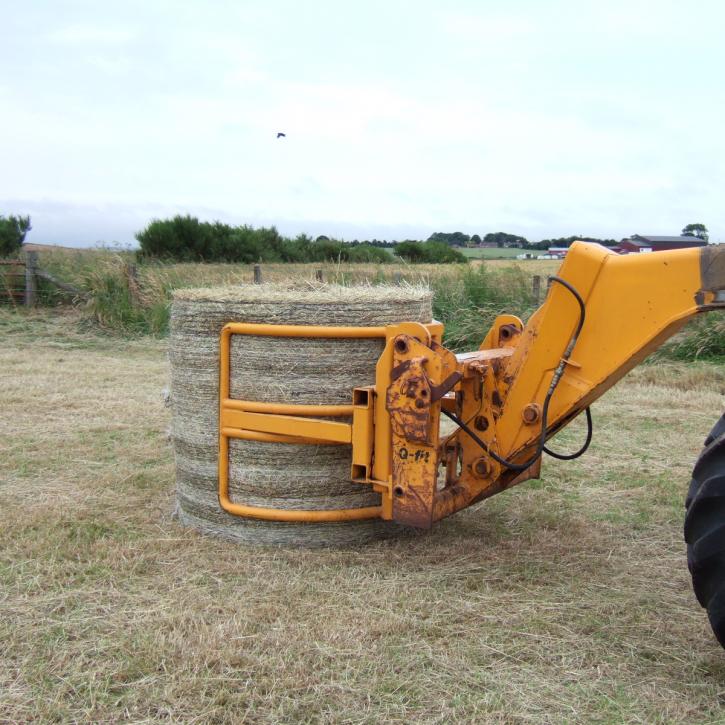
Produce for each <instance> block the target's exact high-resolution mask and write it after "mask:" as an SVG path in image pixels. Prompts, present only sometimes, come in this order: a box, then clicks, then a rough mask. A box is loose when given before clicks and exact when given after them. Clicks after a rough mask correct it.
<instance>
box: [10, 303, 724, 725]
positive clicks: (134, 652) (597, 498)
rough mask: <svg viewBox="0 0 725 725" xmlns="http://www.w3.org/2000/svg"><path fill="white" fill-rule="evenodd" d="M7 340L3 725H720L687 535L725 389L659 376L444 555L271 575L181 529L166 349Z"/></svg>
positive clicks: (104, 341) (471, 517) (431, 549)
mask: <svg viewBox="0 0 725 725" xmlns="http://www.w3.org/2000/svg"><path fill="white" fill-rule="evenodd" d="M0 339H2V345H1V346H0V369H1V370H2V371H3V375H2V386H1V387H0V411H2V413H1V414H0V722H12V723H15V722H31V721H80V722H121V721H123V722H159V721H164V722H183V723H207V722H209V723H211V722H213V723H227V722H228V723H238V722H254V723H258V722H261V723H297V722H310V723H312V722H323V723H381V722H389V723H409V722H425V723H449V722H501V723H504V722H505V723H524V722H532V723H541V722H544V723H561V722H585V723H588V722H607V723H608V722H638V723H657V722H659V723H665V722H668V723H669V722H681V723H706V722H713V723H714V722H722V721H723V697H724V696H725V695H724V693H725V656H724V655H723V652H722V650H721V649H720V648H719V647H718V646H717V644H716V642H715V640H714V638H713V637H712V635H711V633H710V631H709V627H708V624H707V621H706V617H705V614H704V612H703V611H702V610H701V609H700V607H699V606H698V604H697V602H696V601H695V598H694V595H693V594H692V592H691V589H690V583H689V580H688V573H687V568H686V564H685V552H684V544H683V542H682V533H681V528H682V515H683V497H684V493H685V489H686V486H687V482H688V478H689V472H690V469H691V466H692V463H693V461H694V459H695V457H696V455H697V453H698V451H699V449H700V446H701V444H702V440H703V438H704V437H705V435H706V433H707V431H708V430H709V428H710V427H711V425H712V424H713V423H714V421H715V420H716V418H717V417H718V416H719V415H720V413H721V412H722V408H723V394H725V371H724V370H723V368H722V367H716V366H714V365H709V364H705V363H698V364H692V365H688V366H685V365H683V364H678V363H662V364H659V365H658V366H656V367H654V366H643V367H640V368H639V369H637V370H635V371H634V372H633V373H632V374H631V375H630V376H629V377H628V378H627V379H625V381H623V382H622V383H621V384H620V385H619V386H618V387H616V388H615V389H614V390H612V391H610V393H608V394H607V395H606V396H605V397H604V398H603V399H601V400H600V401H599V402H598V403H597V404H596V405H595V406H594V409H593V413H594V421H595V438H594V442H593V444H592V446H591V449H590V451H589V452H588V453H587V454H586V455H585V456H584V457H583V458H581V459H579V460H577V461H574V462H572V463H563V462H557V461H553V460H549V459H547V461H546V463H545V470H544V474H543V478H542V479H541V480H540V481H532V482H528V483H526V484H523V485H522V486H520V487H519V488H518V489H516V490H513V491H510V492H507V493H505V494H502V495H500V496H496V497H494V498H493V499H492V500H490V501H488V502H484V503H483V504H481V505H479V506H477V507H475V508H472V509H468V510H466V511H464V512H462V513H460V514H458V515H456V516H454V517H452V518H450V519H448V520H446V521H444V522H442V523H441V524H440V525H438V526H437V528H436V529H435V530H434V531H433V532H432V533H430V534H421V535H415V536H410V537H407V538H403V539H400V540H396V541H388V542H384V543H379V544H375V545H370V546H367V547H365V548H364V549H350V550H341V551H325V550H322V551H295V550H260V549H248V548H243V547H240V546H238V545H234V544H230V543H226V542H223V541H218V540H215V539H212V538H205V537H202V536H200V535H198V534H196V533H194V532H193V531H186V530H183V529H182V528H180V527H179V525H178V524H177V523H176V522H175V521H174V519H173V518H172V516H171V512H172V509H173V499H174V494H173V487H174V483H173V480H174V473H173V461H172V454H171V449H170V445H169V442H168V440H167V434H166V431H167V427H168V423H169V416H168V411H167V409H166V408H164V406H163V403H162V395H161V389H162V388H163V387H164V386H165V385H166V384H167V382H168V370H167V363H166V359H165V342H164V341H163V340H158V339H153V338H149V337H141V338H138V339H123V338H119V337H116V336H110V335H104V334H101V333H99V332H98V331H96V332H93V331H89V330H88V327H87V323H85V322H84V321H83V318H81V317H80V316H79V314H78V313H77V312H74V311H72V310H71V311H66V312H65V313H51V312H49V311H44V312H37V313H31V314H26V313H23V312H20V313H13V312H10V311H0ZM582 435H583V430H582V427H581V426H579V425H574V430H571V431H569V430H567V431H565V432H564V433H563V434H562V435H561V436H559V438H560V439H558V440H557V441H556V447H557V448H559V449H562V448H568V449H571V448H573V447H575V446H576V445H577V441H579V440H580V437H581V436H582Z"/></svg>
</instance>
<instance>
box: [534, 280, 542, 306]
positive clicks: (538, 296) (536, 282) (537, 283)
mask: <svg viewBox="0 0 725 725" xmlns="http://www.w3.org/2000/svg"><path fill="white" fill-rule="evenodd" d="M532 291H533V293H534V300H536V304H538V303H539V300H540V299H541V277H540V276H539V275H538V274H535V275H534V279H533V282H532Z"/></svg>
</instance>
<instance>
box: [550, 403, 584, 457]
mask: <svg viewBox="0 0 725 725" xmlns="http://www.w3.org/2000/svg"><path fill="white" fill-rule="evenodd" d="M584 413H585V415H586V417H587V437H586V440H585V441H584V444H583V445H582V447H581V448H580V449H579V450H578V451H577V452H576V453H557V452H556V451H552V450H551V449H549V448H547V447H546V446H544V453H546V455H547V456H551V457H552V458H558V459H559V460H560V461H573V460H574V459H575V458H579V456H582V455H584V453H586V450H587V448H589V444H590V443H591V442H592V436H593V435H594V426H593V425H592V411H591V410H590V409H589V406H587V407H586V408H585V409H584Z"/></svg>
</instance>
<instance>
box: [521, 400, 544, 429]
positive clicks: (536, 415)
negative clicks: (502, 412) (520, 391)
mask: <svg viewBox="0 0 725 725" xmlns="http://www.w3.org/2000/svg"><path fill="white" fill-rule="evenodd" d="M521 417H522V418H523V419H524V423H526V425H533V424H534V423H536V422H537V421H538V420H539V419H540V418H541V408H540V407H539V404H538V403H529V404H528V405H527V406H526V407H525V408H524V409H523V410H522V411H521Z"/></svg>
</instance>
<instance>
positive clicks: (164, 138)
mask: <svg viewBox="0 0 725 725" xmlns="http://www.w3.org/2000/svg"><path fill="white" fill-rule="evenodd" d="M0 18H1V20H2V28H3V30H2V43H0V215H8V214H30V216H31V218H32V225H33V231H32V232H31V233H30V234H29V235H28V239H27V241H32V242H36V243H54V244H64V245H70V246H88V245H93V244H96V243H99V242H101V243H106V244H111V243H114V242H116V243H120V244H133V243H134V234H135V233H136V232H137V231H139V230H141V229H142V228H143V227H144V226H145V225H146V224H147V223H148V222H149V221H150V220H151V219H153V218H164V217H168V216H172V215H174V214H179V213H181V214H186V213H189V214H192V215H195V216H198V217H200V218H202V219H207V220H221V221H224V222H227V223H230V224H253V225H255V226H258V225H275V226H276V227H277V228H278V229H279V230H280V231H281V232H282V233H283V234H288V235H296V234H298V233H301V232H305V233H307V234H311V235H313V236H316V235H318V234H326V235H328V236H337V237H342V238H344V239H347V240H352V239H365V238H368V239H372V238H378V239H398V240H400V239H405V238H414V239H416V238H427V237H428V236H429V235H430V234H431V233H433V232H436V231H449V232H452V231H463V232H466V233H468V234H480V235H481V236H483V235H484V234H486V233H487V232H496V231H505V232H509V233H513V234H520V235H523V236H525V237H527V238H528V239H530V240H532V241H537V240H540V239H543V238H551V237H558V236H569V235H588V236H596V237H604V238H615V239H620V238H622V237H625V236H629V235H630V234H634V233H639V234H677V233H679V231H680V230H681V229H682V227H683V226H684V225H685V224H688V223H691V222H702V223H705V224H706V225H707V226H708V228H709V230H710V236H711V241H725V203H724V202H723V197H724V196H725V195H724V192H725V133H724V132H723V131H724V129H725V83H723V74H724V73H723V72H724V71H725V43H723V40H722V28H723V27H725V4H723V3H720V2H710V1H709V0H704V1H698V0H691V1H690V2H689V3H685V2H682V1H681V0H677V1H676V2H670V1H668V0H657V1H656V2H642V1H641V0H627V1H626V2H621V1H620V0H608V2H601V1H600V2H582V0H578V1H577V2H569V1H568V0H567V1H561V0H548V1H547V2H541V1H540V0H538V1H535V0H529V1H526V0H508V2H501V0H496V1H493V0H478V1H474V2H464V1H459V2H457V1H456V0H449V1H448V2H445V3H443V2H440V1H437V2H426V1H425V0H417V1H415V2H402V1H401V2H396V1H395V0H387V1H386V2H378V1H377V0H366V1H365V2H343V1H342V0H335V1H334V2H327V1H323V0H306V1H305V2H299V0H298V1H297V2H283V1H281V0H264V1H259V2H248V1H245V0H235V1H233V2H232V1H230V2H222V1H215V0H206V1H205V2H196V1H188V2H184V1H183V0H176V1H175V2H165V1H163V0H145V1H144V2H136V1H135V0H125V1H123V2H115V3H108V2H97V1H94V2H64V1H62V0H48V1H46V2H43V1H41V0H37V1H33V0H26V1H25V2H22V3H21V2H14V1H11V0H0ZM278 131H283V132H284V133H286V137H285V138H280V139H277V137H276V136H277V132H278Z"/></svg>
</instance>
